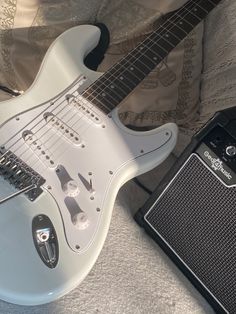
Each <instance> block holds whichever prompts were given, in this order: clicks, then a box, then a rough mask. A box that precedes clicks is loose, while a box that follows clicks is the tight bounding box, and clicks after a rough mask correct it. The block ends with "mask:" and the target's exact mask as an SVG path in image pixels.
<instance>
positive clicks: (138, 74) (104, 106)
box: [83, 0, 220, 114]
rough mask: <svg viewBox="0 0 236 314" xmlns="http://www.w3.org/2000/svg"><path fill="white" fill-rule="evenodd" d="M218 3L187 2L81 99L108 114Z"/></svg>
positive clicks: (211, 0)
mask: <svg viewBox="0 0 236 314" xmlns="http://www.w3.org/2000/svg"><path fill="white" fill-rule="evenodd" d="M219 2H220V0H189V1H187V3H186V4H185V5H183V6H182V7H181V8H180V9H178V10H176V11H174V12H173V13H172V14H171V15H170V16H169V17H168V18H167V19H166V20H165V21H164V22H163V23H162V24H161V25H160V26H159V27H158V28H157V29H156V30H155V31H153V32H152V33H151V34H150V35H149V36H148V37H147V38H146V39H145V40H144V41H143V42H141V43H140V44H139V45H138V46H137V47H136V48H135V49H133V50H132V51H131V52H130V53H129V54H128V55H127V56H126V57H124V58H123V59H121V60H120V61H119V62H118V63H116V64H115V65H114V66H113V67H111V68H110V69H109V70H108V71H107V72H106V73H105V74H103V75H102V76H101V77H100V78H99V79H98V80H96V81H95V82H94V83H93V84H92V85H91V86H90V87H89V88H87V89H86V90H85V91H84V93H83V97H85V98H86V99H87V100H89V101H90V102H91V103H92V104H94V105H95V106H96V107H98V108H99V109H101V110H102V111H103V112H104V113H106V114H108V113H109V112H111V111H112V110H113V109H114V108H115V107H116V106H117V105H118V104H120V102H121V101H122V100H123V99H124V98H126V96H127V95H129V94H130V92H131V91H132V90H133V89H134V88H135V87H136V86H137V85H138V84H139V83H140V82H141V81H142V80H143V79H144V78H145V77H146V76H147V75H148V74H149V73H150V72H151V71H152V70H153V69H154V68H155V67H156V66H157V65H158V64H159V63H160V62H161V61H162V60H163V59H164V58H165V57H166V56H167V55H168V54H169V53H170V51H171V50H173V49H174V48H175V47H176V46H177V45H178V44H179V43H180V42H181V41H182V40H183V39H184V38H185V37H186V36H187V35H188V34H189V33H190V32H191V31H192V30H193V29H194V27H195V26H196V25H198V24H199V23H200V22H201V21H202V20H203V19H204V18H205V17H206V16H207V15H208V13H209V12H210V11H211V10H212V9H213V8H214V7H215V6H216V5H217V4H218V3H219Z"/></svg>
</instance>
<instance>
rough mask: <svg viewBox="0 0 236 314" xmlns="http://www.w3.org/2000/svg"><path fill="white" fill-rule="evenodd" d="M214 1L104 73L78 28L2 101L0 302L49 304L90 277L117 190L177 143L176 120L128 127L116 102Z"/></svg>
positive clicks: (95, 36)
mask: <svg viewBox="0 0 236 314" xmlns="http://www.w3.org/2000/svg"><path fill="white" fill-rule="evenodd" d="M218 2H219V0H194V1H193V0H189V1H188V2H187V3H186V4H185V5H184V6H183V7H181V8H180V9H178V10H177V11H175V12H174V13H173V14H171V16H170V17H169V18H168V19H167V20H166V21H165V22H164V23H163V24H162V25H161V26H159V27H158V29H157V30H155V31H154V32H153V33H152V34H150V35H149V36H148V37H147V38H146V39H145V40H144V41H143V42H142V43H140V44H139V45H138V46H137V47H136V48H135V49H134V50H133V51H131V52H130V53H129V54H128V55H127V56H126V57H125V58H123V59H122V60H121V61H119V62H118V63H117V64H115V65H114V66H113V67H112V68H111V69H110V70H109V71H108V72H106V73H105V74H103V75H102V74H101V73H97V72H94V71H91V70H89V69H88V68H87V67H86V66H85V65H84V63H83V60H84V57H85V56H86V55H87V54H88V53H89V52H90V51H91V50H92V49H94V47H96V45H97V43H98V41H99V37H100V31H99V29H98V28H97V27H95V26H91V25H84V26H78V27H74V28H72V29H70V30H68V31H66V32H65V33H63V34H62V35H61V36H59V37H58V38H57V39H56V41H55V42H54V43H53V44H52V46H51V47H50V48H49V50H48V52H47V54H46V56H45V58H44V60H43V63H42V66H41V68H40V71H39V73H38V75H37V77H36V79H35V81H34V83H33V85H32V86H31V87H30V89H29V90H28V91H27V92H26V93H25V94H23V95H21V96H19V97H17V98H15V99H12V100H9V101H5V102H2V103H1V105H0V139H1V144H0V212H1V219H0V239H1V241H0V254H1V255H0V278H1V280H0V298H1V299H3V300H5V301H8V302H12V303H16V304H24V305H36V304H42V303H47V302H50V301H53V300H55V299H57V298H59V297H60V296H62V295H64V294H66V293H68V292H69V291H71V290H72V289H73V288H75V287H76V286H77V285H78V284H79V283H80V282H81V281H82V280H83V279H84V278H85V276H86V275H87V274H88V272H89V271H90V269H91V268H92V266H93V265H94V263H95V261H96V259H97V257H98V255H99V253H100V251H101V249H102V246H103V243H104V241H105V238H106V235H107V232H108V228H109V223H110V219H111V214H112V208H113V205H114V201H115V198H116V195H117V192H118V190H119V188H120V187H121V186H122V184H124V183H125V182H126V181H127V180H129V179H131V178H133V177H134V176H136V175H140V174H142V173H144V172H145V171H148V170H151V169H152V168H154V167H156V166H157V165H159V164H160V163H161V162H162V161H163V160H164V159H165V158H166V157H167V156H168V155H169V154H170V152H171V151H172V149H173V148H174V146H175V143H176V138H177V127H176V125H175V124H173V123H168V124H165V125H163V126H161V127H159V128H157V129H154V130H151V131H147V132H136V131H133V130H130V129H128V128H126V127H125V126H124V125H123V124H122V123H121V122H120V120H119V118H118V114H117V109H116V108H117V105H118V104H119V103H121V101H122V100H123V99H124V98H125V97H126V96H127V95H128V94H129V93H130V92H131V91H132V90H133V89H134V88H135V87H136V86H137V85H138V84H139V83H140V82H141V81H142V80H143V79H144V77H145V76H147V75H148V73H149V72H150V71H151V70H152V69H153V68H154V67H155V66H156V65H157V64H158V63H159V62H160V61H161V60H163V58H165V57H166V56H167V54H168V53H169V52H170V51H171V50H172V49H173V48H174V47H175V46H176V45H177V44H178V43H179V42H180V41H181V40H182V39H183V38H184V37H185V36H186V35H187V34H188V33H189V32H190V31H191V30H192V29H193V28H194V27H195V26H196V25H197V24H198V23H199V22H200V21H201V20H202V19H203V18H204V17H205V16H206V15H207V13H208V12H210V10H211V9H213V8H214V7H215V5H216V4H217V3H218ZM78 39H79V40H78Z"/></svg>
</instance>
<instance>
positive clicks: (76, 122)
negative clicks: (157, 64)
mask: <svg viewBox="0 0 236 314" xmlns="http://www.w3.org/2000/svg"><path fill="white" fill-rule="evenodd" d="M178 40H180V38H178ZM149 70H150V69H149ZM61 119H62V118H61ZM75 123H77V121H76V122H75ZM75 123H74V124H75ZM72 127H73V126H71V128H72Z"/></svg>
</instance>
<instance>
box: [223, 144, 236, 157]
mask: <svg viewBox="0 0 236 314" xmlns="http://www.w3.org/2000/svg"><path fill="white" fill-rule="evenodd" d="M225 151H226V154H227V155H228V156H229V157H234V156H235V155H236V147H235V146H234V145H229V146H227V147H226V149H225Z"/></svg>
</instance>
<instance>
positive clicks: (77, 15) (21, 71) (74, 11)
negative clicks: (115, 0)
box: [0, 0, 102, 100]
mask: <svg viewBox="0 0 236 314" xmlns="http://www.w3.org/2000/svg"><path fill="white" fill-rule="evenodd" d="M101 1H102V0H100V1H99V0H89V1H84V0H67V1H64V0H63V1H62V0H57V1H53V0H44V1H38V0H30V1H27V0H17V1H15V0H0V47H1V49H0V84H2V85H5V86H7V87H10V88H12V89H18V90H24V91H25V90H26V89H27V88H28V87H29V86H30V85H31V83H32V82H33V80H34V78H35V76H36V74H37V72H38V69H39V67H40V64H41V62H42V59H43V57H44V55H45V53H46V51H47V49H48V47H49V45H50V44H51V43H52V42H53V41H54V40H55V38H56V37H57V36H59V35H60V34H61V33H62V32H63V31H65V30H66V29H68V28H70V27H72V26H75V25H78V24H85V23H94V22H95V17H96V13H97V10H98V7H99V5H100V3H101ZM9 97H10V96H9V95H8V94H5V93H4V92H2V91H0V100H4V99H6V98H9Z"/></svg>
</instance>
